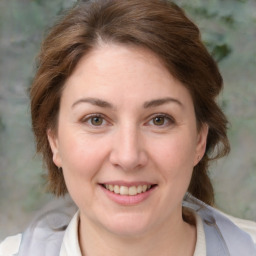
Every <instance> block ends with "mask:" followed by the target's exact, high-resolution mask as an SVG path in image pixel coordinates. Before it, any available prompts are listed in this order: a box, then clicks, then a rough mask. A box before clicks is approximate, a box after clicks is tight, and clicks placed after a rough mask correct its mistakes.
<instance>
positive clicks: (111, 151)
mask: <svg viewBox="0 0 256 256" xmlns="http://www.w3.org/2000/svg"><path fill="white" fill-rule="evenodd" d="M48 137H49V141H50V144H51V148H52V151H53V160H54V163H55V164H56V165H57V166H60V167H62V170H63V174H64V177H65V181H66V185H67V187H68V191H69V193H70V195H71V197H72V198H73V200H74V201H75V203H76V204H77V206H78V207H79V209H80V212H81V215H80V216H81V223H82V225H83V224H84V225H92V226H94V227H95V228H98V229H101V230H102V229H104V230H105V231H108V232H111V233H115V234H118V235H132V236H134V235H140V234H145V232H151V231H152V232H153V231H154V230H156V229H158V228H159V227H161V226H162V227H163V226H165V227H168V228H169V226H170V227H171V226H172V227H173V226H174V225H176V224H177V223H180V222H181V221H182V206H181V202H182V199H183V196H184V194H185V192H186V191H187V188H188V185H189V182H190V179H191V174H192V170H193V167H194V166H195V165H196V164H197V163H198V161H199V157H202V156H203V154H204V150H205V144H206V137H207V126H206V125H203V126H202V129H201V131H200V132H198V130H197V126H196V117H195V113H194V107H193V102H192V98H191V96H190V94H189V92H188V90H187V89H186V88H185V87H184V86H183V85H182V84H181V83H180V82H179V81H177V80H175V79H174V77H173V76H172V75H170V74H169V72H168V71H167V69H166V68H165V67H164V65H163V64H162V63H161V61H160V60H159V59H158V58H157V57H156V56H155V55H154V54H153V53H151V52H149V51H148V50H145V49H140V48H131V47H125V46H120V45H111V44H110V45H101V46H100V47H98V48H96V49H94V50H93V51H91V52H90V53H89V54H88V55H86V56H85V57H83V58H82V59H81V61H80V62H79V63H78V66H77V67H76V69H75V70H74V72H73V73H72V75H71V76H70V77H69V79H68V80H67V82H66V84H65V87H64V90H63V94H62V98H61V104H60V112H59V120H58V131H57V134H55V135H54V134H53V133H52V132H51V131H49V132H48ZM113 189H114V191H112V190H113ZM145 190H146V191H145ZM120 193H121V194H120Z"/></svg>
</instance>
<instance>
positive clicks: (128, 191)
mask: <svg viewBox="0 0 256 256" xmlns="http://www.w3.org/2000/svg"><path fill="white" fill-rule="evenodd" d="M104 187H105V188H106V189H108V190H110V191H112V192H114V193H115V194H120V195H129V196H135V195H137V194H140V193H143V192H146V191H147V190H149V189H150V188H151V185H139V186H131V187H126V186H119V185H110V184H106V185H104Z"/></svg>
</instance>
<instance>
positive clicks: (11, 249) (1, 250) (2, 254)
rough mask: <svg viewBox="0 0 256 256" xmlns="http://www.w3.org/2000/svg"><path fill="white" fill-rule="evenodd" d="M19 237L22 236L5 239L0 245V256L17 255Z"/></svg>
mask: <svg viewBox="0 0 256 256" xmlns="http://www.w3.org/2000/svg"><path fill="white" fill-rule="evenodd" d="M21 237H22V235H21V234H18V235H15V236H9V237H7V238H5V239H4V240H3V241H2V242H1V243H0V256H12V255H15V254H16V253H18V251H19V247H20V243H21Z"/></svg>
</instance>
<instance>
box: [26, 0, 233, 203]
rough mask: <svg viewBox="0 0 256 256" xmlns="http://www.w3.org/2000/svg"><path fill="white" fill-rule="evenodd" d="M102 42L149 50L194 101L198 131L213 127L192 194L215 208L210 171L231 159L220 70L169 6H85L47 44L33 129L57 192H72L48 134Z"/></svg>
mask: <svg viewBox="0 0 256 256" xmlns="http://www.w3.org/2000/svg"><path fill="white" fill-rule="evenodd" d="M99 41H103V42H113V43H119V44H124V45H134V46H138V47H144V48H147V49H149V50H151V51H152V52H154V53H155V54H156V55H157V56H158V57H159V58H160V59H161V60H162V61H163V63H164V64H165V66H166V67H167V69H168V70H169V71H170V73H171V74H172V75H173V76H174V77H176V78H177V79H178V80H179V81H181V82H182V83H183V84H184V86H185V87H186V88H187V89H188V90H189V91H190V93H191V96H192V98H193V102H194V107H195V113H196V118H197V122H198V127H199V129H200V126H201V124H203V123H206V124H208V126H209V134H208V138H207V148H206V153H205V155H204V156H203V158H202V160H201V161H200V162H199V163H198V164H197V165H196V166H195V167H194V170H193V175H192V179H191V183H190V186H189V189H188V191H189V192H190V193H191V194H192V195H194V196H195V197H197V198H199V199H201V200H202V201H204V202H206V203H208V204H212V203H213V201H214V193H213V187H212V184H211V182H210V179H209V177H208V174H207V171H208V163H209V161H210V160H212V159H217V158H219V157H222V156H224V155H225V154H227V153H228V152H229V142H228V139H227V134H226V130H227V119H226V117H225V115H224V114H223V112H222V111H221V109H220V108H219V107H218V105H217V104H216V102H215V99H216V96H217V95H218V94H219V92H220V90H221V89H222V84H223V81H222V77H221V75H220V73H219V70H218V67H217V65H216V63H215V61H214V60H213V58H212V57H211V56H210V55H209V53H208V52H207V50H206V48H205V47H204V45H203V43H202V41H201V38H200V32H199V29H198V28H197V26H196V25H195V24H194V23H192V22H191V21H190V20H189V19H188V18H187V17H186V16H185V14H184V12H183V11H182V10H181V9H180V8H179V7H178V6H177V5H175V4H174V3H172V2H170V1H167V0H166V1H165V0H147V1H145V0H129V1H127V0H91V1H80V2H79V3H77V4H76V5H75V6H74V7H73V8H72V9H71V10H69V11H68V13H67V14H66V15H65V16H64V17H63V18H62V19H61V20H60V21H59V22H58V23H57V24H56V25H55V26H54V27H53V28H52V30H51V32H50V33H49V35H48V37H47V38H46V39H45V41H44V42H43V44H42V48H41V53H40V55H39V67H38V70H37V73H36V76H35V78H34V82H33V84H32V87H31V91H30V96H31V114H32V126H33V130H34V133H35V137H36V142H37V151H38V152H41V153H42V155H43V158H44V161H45V163H46V165H47V168H48V181H49V188H50V190H51V192H53V193H54V194H56V195H58V196H59V195H64V194H65V193H66V192H67V188H66V185H65V181H64V177H63V174H62V172H61V171H59V170H58V168H57V167H56V166H55V165H54V163H53V161H52V152H51V149H50V146H49V143H48V140H47V130H48V129H52V130H55V131H56V129H57V119H58V112H59V105H60V98H61V91H62V88H63V85H64V83H65V81H66V79H67V78H68V77H69V76H70V75H71V73H72V71H73V70H74V68H75V67H76V65H77V63H78V62H79V60H80V59H81V57H82V56H84V55H86V54H87V53H88V52H89V51H90V50H91V49H92V48H94V47H95V46H96V45H97V44H99Z"/></svg>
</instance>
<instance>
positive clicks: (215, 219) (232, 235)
mask: <svg viewBox="0 0 256 256" xmlns="http://www.w3.org/2000/svg"><path fill="white" fill-rule="evenodd" d="M183 205H184V206H185V207H188V208H191V209H193V210H194V211H196V212H197V213H198V214H199V215H200V216H201V218H202V220H203V225H204V231H205V236H206V250H207V256H256V245H255V244H254V242H253V241H252V238H251V236H250V235H249V234H248V233H246V232H245V231H243V230H241V229H240V228H238V227H237V226H236V225H235V224H234V223H233V222H231V221H230V219H228V218H227V217H226V216H224V215H223V214H221V213H220V212H219V211H218V210H216V209H214V208H212V207H210V206H209V205H206V204H205V203H203V202H201V201H200V200H198V199H196V198H195V197H193V196H191V195H189V194H188V195H187V196H186V198H185V199H184V202H183ZM76 210H77V209H76V208H75V207H74V206H73V205H69V206H68V207H65V208H64V209H61V211H58V210H56V209H55V210H52V211H48V212H47V213H45V214H44V215H43V216H40V218H37V219H36V221H34V223H33V224H32V225H31V226H30V227H29V228H28V229H27V230H26V231H25V232H24V234H23V235H22V240H21V245H20V250H19V253H18V254H16V255H17V256H35V255H36V256H55V255H56V256H57V255H59V252H60V247H61V244H62V240H63V236H64V233H65V229H66V227H67V226H68V224H69V222H70V220H71V218H72V216H73V214H74V213H75V211H76Z"/></svg>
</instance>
